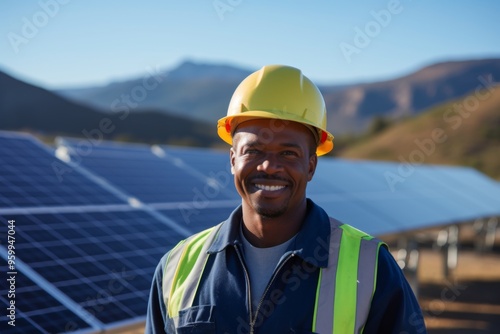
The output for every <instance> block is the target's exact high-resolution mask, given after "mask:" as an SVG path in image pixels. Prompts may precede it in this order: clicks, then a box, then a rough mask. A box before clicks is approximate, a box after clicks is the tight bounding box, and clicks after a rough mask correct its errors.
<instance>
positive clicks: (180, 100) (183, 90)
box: [57, 59, 500, 135]
mask: <svg viewBox="0 0 500 334" xmlns="http://www.w3.org/2000/svg"><path fill="white" fill-rule="evenodd" d="M249 73H251V71H250V70H245V69H240V68H237V67H234V66H228V65H216V64H200V63H194V62H191V61H188V62H184V63H182V64H181V65H180V66H179V67H177V68H175V69H172V70H171V71H167V72H160V71H156V72H155V71H153V70H151V69H150V70H148V73H146V74H145V75H144V76H143V77H142V78H136V79H133V80H128V81H123V82H115V83H112V84H109V85H107V86H104V87H92V88H86V89H67V90H59V91H57V93H58V94H62V95H63V96H65V97H67V98H70V99H72V100H74V101H78V102H80V103H87V104H90V105H92V106H93V107H96V108H99V109H100V110H101V111H107V112H110V111H113V110H116V109H119V108H125V107H127V106H130V105H132V106H136V107H134V108H131V111H136V110H140V109H142V108H151V109H156V110H165V111H168V112H169V113H172V112H174V113H177V114H180V115H183V116H185V117H191V118H193V119H199V120H204V121H208V122H211V123H212V124H214V123H215V121H216V120H217V119H219V118H220V117H222V116H224V115H225V112H226V110H227V105H228V103H229V100H230V98H231V95H232V93H233V91H234V89H235V88H236V87H237V85H238V84H239V82H241V80H242V79H243V78H245V77H246V76H247V75H248V74H249ZM499 78H500V59H481V60H465V61H452V62H442V63H438V64H434V65H431V66H427V67H424V68H422V69H420V70H418V71H416V72H414V73H410V74H408V75H405V76H402V77H399V78H396V79H392V80H386V81H380V82H372V83H360V84H351V85H322V86H320V87H319V88H320V90H321V91H322V93H323V95H324V98H325V101H326V105H327V110H328V128H329V130H330V131H331V132H333V133H334V134H335V135H342V134H347V133H360V132H363V131H364V130H366V128H367V127H368V126H369V124H370V122H371V121H372V120H373V118H374V117H376V116H383V117H386V118H393V119H398V118H404V117H408V116H413V115H416V114H418V113H420V112H422V111H423V110H426V109H427V108H430V107H432V106H433V105H437V104H440V103H443V102H446V101H448V100H450V99H454V98H459V97H461V96H464V95H465V94H467V93H469V92H471V91H474V90H475V89H476V88H478V87H484V86H485V85H486V86H487V85H490V84H491V83H489V82H491V81H495V80H499ZM127 99H128V100H127Z"/></svg>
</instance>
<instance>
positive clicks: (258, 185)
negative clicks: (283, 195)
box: [255, 184, 285, 191]
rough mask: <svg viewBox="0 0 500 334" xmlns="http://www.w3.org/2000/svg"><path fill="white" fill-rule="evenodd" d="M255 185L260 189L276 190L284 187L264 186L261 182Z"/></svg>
mask: <svg viewBox="0 0 500 334" xmlns="http://www.w3.org/2000/svg"><path fill="white" fill-rule="evenodd" d="M255 186H256V187H257V188H259V189H261V190H266V191H276V190H281V189H283V188H285V186H266V185H263V184H256V185H255Z"/></svg>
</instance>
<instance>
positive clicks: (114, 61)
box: [0, 0, 500, 88]
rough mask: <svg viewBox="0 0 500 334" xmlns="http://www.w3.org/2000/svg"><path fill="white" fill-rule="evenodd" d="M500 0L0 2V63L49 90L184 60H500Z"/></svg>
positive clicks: (316, 73)
mask: <svg viewBox="0 0 500 334" xmlns="http://www.w3.org/2000/svg"><path fill="white" fill-rule="evenodd" d="M499 13H500V1H494V0H489V1H486V0H484V1H452V0H442V1H430V0H429V1H428V0H390V1H387V0H384V1H379V0H371V1H347V0H346V1H344V0H342V1H326V0H315V1H305V0H301V1H299V0H287V1H273V2H271V1H264V0H197V1H194V0H184V1H181V0H177V1H171V0H161V1H160V0H146V1H130V0H122V1H118V0H107V1H106V0H101V1H97V0H87V1H83V0H72V1H71V0H40V1H15V0H6V1H2V2H0V37H1V38H0V70H3V71H6V72H7V73H10V74H12V75H14V76H16V77H18V78H20V79H22V80H26V81H28V82H31V83H34V84H37V85H41V86H43V87H47V88H63V87H78V86H87V85H100V84H106V83H108V82H110V81H114V80H123V79H127V78H131V77H135V76H140V75H143V74H144V73H146V71H147V69H157V70H168V69H171V68H173V67H175V66H177V65H178V64H179V63H181V62H182V61H183V60H185V59H191V60H195V61H199V62H214V63H229V64H234V65H239V66H242V67H246V68H249V69H257V68H259V67H261V66H263V65H265V64H271V63H281V64H287V65H292V66H295V67H298V68H300V69H302V70H303V71H304V73H305V74H306V75H307V76H309V77H310V78H311V79H313V80H315V81H316V82H317V83H349V82H359V81H374V80H381V79H387V78H392V77H396V76H399V75H403V74H406V73H409V72H412V71H414V70H416V69H418V68H420V67H422V66H425V65H428V64H431V63H434V62H437V61H444V60H456V59H472V58H474V59H476V58H485V57H500V35H499V34H498V14H499Z"/></svg>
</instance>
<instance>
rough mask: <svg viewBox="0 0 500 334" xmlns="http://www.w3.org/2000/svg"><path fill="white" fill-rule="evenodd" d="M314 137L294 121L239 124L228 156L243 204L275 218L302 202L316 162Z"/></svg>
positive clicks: (254, 121) (266, 216) (261, 120)
mask: <svg viewBox="0 0 500 334" xmlns="http://www.w3.org/2000/svg"><path fill="white" fill-rule="evenodd" d="M313 138H314V137H313V135H312V133H311V131H310V130H309V129H307V128H306V127H305V126H303V125H301V124H299V123H296V122H289V121H280V120H273V119H255V120H250V121H246V122H244V123H241V124H240V125H239V126H238V127H237V129H236V132H235V133H234V135H233V147H232V148H231V154H230V157H231V171H232V173H233V174H234V183H235V185H236V189H237V190H238V193H239V194H240V196H241V197H242V199H243V205H244V206H247V208H249V209H250V210H252V211H254V212H256V213H258V214H259V215H260V216H261V217H265V218H276V217H280V216H281V215H283V214H285V213H290V212H293V211H294V209H297V208H299V207H300V204H303V203H305V198H306V196H305V193H306V186H307V182H308V181H310V180H311V179H312V177H313V175H314V171H315V169H316V164H317V156H316V154H315V147H316V146H315V145H314V143H313V142H314V139H313ZM311 150H313V152H311Z"/></svg>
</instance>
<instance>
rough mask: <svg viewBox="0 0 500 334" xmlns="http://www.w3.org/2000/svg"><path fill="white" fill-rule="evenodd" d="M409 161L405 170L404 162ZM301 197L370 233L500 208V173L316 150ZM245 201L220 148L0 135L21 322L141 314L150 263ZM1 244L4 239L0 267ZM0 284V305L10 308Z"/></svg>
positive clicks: (108, 320) (2, 188) (95, 323)
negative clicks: (48, 141)
mask: <svg viewBox="0 0 500 334" xmlns="http://www.w3.org/2000/svg"><path fill="white" fill-rule="evenodd" d="M405 168H406V169H405ZM308 197H310V198H312V199H313V200H314V201H315V202H316V203H318V204H319V205H321V206H322V207H323V208H324V209H325V210H326V211H327V212H328V213H329V214H330V215H331V216H333V217H336V218H337V219H340V220H342V221H345V222H347V223H350V224H351V225H354V226H356V227H358V228H360V229H362V230H365V231H367V232H369V233H372V234H375V235H383V234H386V233H396V232H402V231H407V230H413V229H419V228H425V227H428V226H435V225H440V224H441V225H443V224H449V223H455V222H462V221H466V220H470V219H475V218H479V217H488V216H497V215H500V187H499V185H498V183H497V182H494V181H492V180H491V179H489V178H487V177H485V176H483V175H482V174H480V173H478V172H476V171H474V170H472V169H468V168H458V167H437V166H415V167H412V166H403V165H401V164H397V163H378V162H354V161H346V160H341V159H332V158H321V159H320V161H319V163H318V168H317V171H316V174H315V177H314V179H313V181H312V182H311V183H310V184H309V187H308ZM239 202H240V199H239V196H238V194H237V192H236V191H235V189H234V185H233V179H232V175H231V173H230V168H229V157H228V154H227V152H216V151H212V150H205V149H194V148H175V147H168V146H153V147H150V146H147V145H138V144H118V143H112V142H98V143H92V142H90V141H88V140H84V139H81V140H77V139H69V138H61V139H59V140H58V143H57V149H55V150H54V149H51V148H49V147H48V146H46V145H44V144H42V143H40V142H39V141H38V140H36V139H35V138H33V137H31V136H28V135H23V134H16V133H10V132H0V228H1V229H2V233H1V234H0V235H2V236H4V235H6V233H4V232H3V231H7V229H8V224H9V221H15V248H16V268H15V270H16V272H17V274H16V296H15V302H16V326H15V327H13V326H10V325H8V324H7V322H5V321H2V322H0V332H1V333H27V332H41V333H56V332H57V333H59V332H73V331H78V332H82V333H85V332H96V331H99V330H102V329H109V328H114V327H116V326H119V325H123V324H127V323H133V322H137V321H141V320H143V319H144V316H145V313H146V304H147V299H148V293H149V288H150V282H151V278H152V276H153V272H154V269H155V267H156V265H157V263H158V261H159V259H160V258H161V256H162V255H163V254H164V253H165V252H166V251H168V250H169V249H170V248H171V247H173V245H174V244H175V243H177V242H178V241H179V240H180V239H182V238H184V237H185V236H187V235H190V234H192V233H195V232H197V231H200V230H202V229H205V228H207V227H209V226H213V225H215V224H217V223H218V222H220V221H222V220H224V219H226V218H227V216H228V215H229V214H230V213H231V211H232V210H233V209H234V208H235V207H236V206H237V205H238V203H239ZM7 246H8V243H7V239H6V237H2V240H0V255H1V256H0V267H1V270H2V273H7V272H9V271H11V268H9V267H8V266H7V259H8V247H7ZM9 289H10V286H9V283H8V282H7V281H6V280H5V279H3V280H2V281H1V283H0V307H2V308H3V309H4V310H5V308H7V307H8V306H9V303H10V298H9V297H8V295H9V294H8V291H9Z"/></svg>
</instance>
